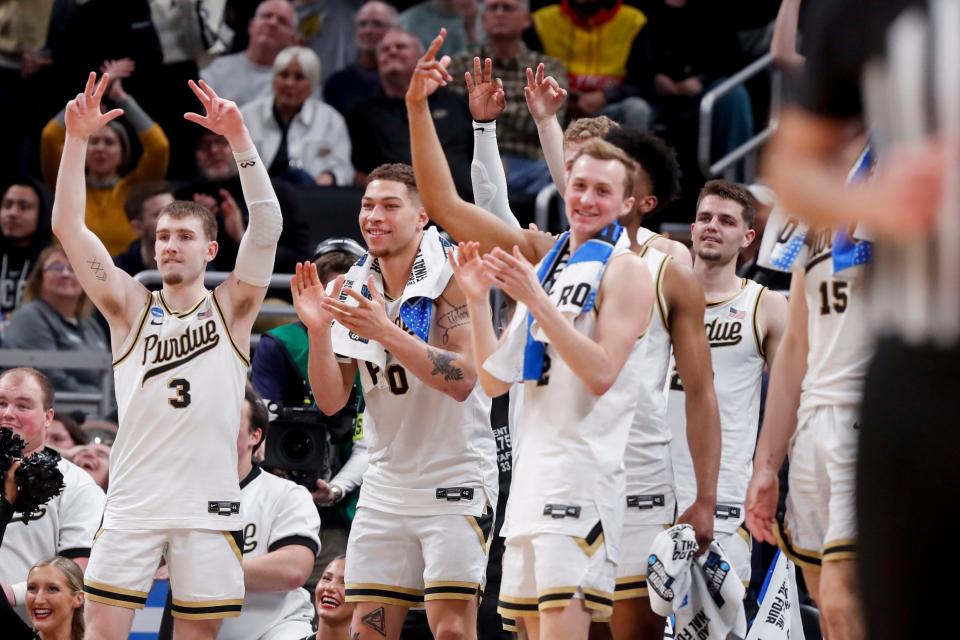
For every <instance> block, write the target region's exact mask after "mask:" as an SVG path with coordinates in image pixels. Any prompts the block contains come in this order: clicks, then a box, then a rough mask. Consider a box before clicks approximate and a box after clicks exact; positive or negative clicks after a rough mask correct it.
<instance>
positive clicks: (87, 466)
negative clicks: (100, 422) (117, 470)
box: [70, 442, 110, 491]
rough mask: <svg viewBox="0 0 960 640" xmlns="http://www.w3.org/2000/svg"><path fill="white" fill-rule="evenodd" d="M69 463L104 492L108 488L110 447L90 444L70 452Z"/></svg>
mask: <svg viewBox="0 0 960 640" xmlns="http://www.w3.org/2000/svg"><path fill="white" fill-rule="evenodd" d="M70 462H72V463H73V464H75V465H77V466H78V467H80V468H81V469H83V470H84V471H86V472H87V473H88V474H90V477H91V478H92V479H93V481H94V482H96V483H97V486H98V487H100V488H101V489H103V490H104V491H106V490H107V488H108V487H109V486H110V447H109V445H106V444H103V443H100V442H91V443H90V444H85V445H81V446H79V447H77V448H76V449H74V450H73V451H71V452H70Z"/></svg>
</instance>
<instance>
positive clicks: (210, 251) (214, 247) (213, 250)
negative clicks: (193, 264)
mask: <svg viewBox="0 0 960 640" xmlns="http://www.w3.org/2000/svg"><path fill="white" fill-rule="evenodd" d="M218 251H220V243H218V242H217V241H216V240H211V241H210V242H209V244H207V257H206V261H207V262H212V261H213V259H214V258H216V257H217V252H218Z"/></svg>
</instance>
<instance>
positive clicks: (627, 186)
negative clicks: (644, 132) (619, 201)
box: [571, 138, 637, 200]
mask: <svg viewBox="0 0 960 640" xmlns="http://www.w3.org/2000/svg"><path fill="white" fill-rule="evenodd" d="M581 156H590V157H591V158H596V159H597V160H615V161H617V162H619V163H620V164H622V165H623V199H624V200H626V199H627V198H629V197H631V196H632V195H633V183H634V182H635V181H636V179H637V178H636V176H637V163H636V162H634V161H633V158H631V157H630V156H628V155H627V153H626V152H625V151H624V150H623V149H621V148H620V147H615V146H614V145H612V144H610V143H609V142H607V141H606V140H604V139H602V138H591V139H589V140H587V141H586V142H585V143H584V145H583V146H582V147H580V149H579V150H578V151H577V153H576V154H574V156H573V158H571V162H576V161H577V160H578V159H580V157H581Z"/></svg>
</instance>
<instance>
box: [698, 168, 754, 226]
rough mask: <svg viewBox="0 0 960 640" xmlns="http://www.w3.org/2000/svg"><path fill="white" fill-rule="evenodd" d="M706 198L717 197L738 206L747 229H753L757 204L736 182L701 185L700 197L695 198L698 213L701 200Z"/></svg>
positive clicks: (745, 189) (712, 182)
mask: <svg viewBox="0 0 960 640" xmlns="http://www.w3.org/2000/svg"><path fill="white" fill-rule="evenodd" d="M707 196H717V197H718V198H723V199H724V200H732V201H734V202H736V203H737V204H739V205H740V206H741V207H742V208H743V210H742V211H741V216H742V217H743V221H744V223H746V225H747V229H753V225H754V223H756V221H757V208H758V206H759V203H758V202H757V199H756V198H755V197H754V195H753V194H752V193H750V191H749V190H748V189H747V188H746V187H741V186H740V185H739V184H737V183H736V182H728V181H727V180H710V181H709V182H707V184H705V185H703V189H701V190H700V195H699V196H697V210H698V211H699V210H700V203H701V202H703V199H704V198H706V197H707Z"/></svg>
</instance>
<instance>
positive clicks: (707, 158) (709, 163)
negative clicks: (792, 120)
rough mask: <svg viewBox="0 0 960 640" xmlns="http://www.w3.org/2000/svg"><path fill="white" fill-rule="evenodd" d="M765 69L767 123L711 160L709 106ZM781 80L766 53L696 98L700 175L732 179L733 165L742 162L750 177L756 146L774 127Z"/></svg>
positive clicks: (754, 167) (776, 122) (753, 171)
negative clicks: (698, 116) (698, 105)
mask: <svg viewBox="0 0 960 640" xmlns="http://www.w3.org/2000/svg"><path fill="white" fill-rule="evenodd" d="M765 71H769V72H770V116H769V118H768V121H767V126H766V127H765V128H764V129H763V130H762V131H760V132H759V133H756V134H754V136H753V137H752V138H750V139H749V140H747V141H746V142H744V143H743V144H741V145H740V146H739V147H737V148H736V149H734V150H732V151H730V152H729V153H728V154H727V155H725V156H723V157H722V158H720V159H719V160H717V161H716V162H713V159H712V157H711V155H712V154H711V150H710V140H711V138H712V137H713V109H714V106H715V105H716V103H717V100H719V99H720V98H722V97H723V96H725V95H727V94H728V93H730V92H731V91H733V90H734V89H736V88H737V87H740V86H741V85H743V84H745V83H746V82H747V81H748V80H750V79H751V78H753V77H754V76H756V75H758V74H760V73H763V72H765ZM782 83H783V74H781V73H780V72H779V71H778V70H777V69H776V68H775V67H774V66H773V55H771V54H770V53H767V54H766V55H764V56H762V57H760V58H757V59H756V60H754V61H753V62H752V63H750V64H749V65H747V66H746V67H744V68H743V69H741V70H740V71H738V72H737V73H735V74H734V75H732V76H730V77H729V78H727V79H726V80H724V81H723V82H721V83H720V84H718V85H717V86H715V87H713V88H712V89H710V91H707V92H706V93H705V94H703V97H702V98H701V99H700V132H699V139H698V140H697V161H698V164H699V165H700V170H701V171H702V172H703V175H704V176H706V177H707V178H715V177H717V176H720V175H723V176H724V178H726V179H728V180H732V179H733V178H734V172H735V171H736V168H737V165H738V164H739V163H740V162H743V163H744V164H745V171H744V173H745V174H746V177H747V179H748V181H752V180H753V178H754V177H755V176H756V173H757V170H756V165H757V154H758V152H759V149H760V146H761V145H762V144H763V143H764V142H766V141H767V139H768V138H769V137H770V136H771V135H772V134H773V132H774V131H776V129H777V124H778V120H779V116H780V96H781V85H782Z"/></svg>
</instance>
